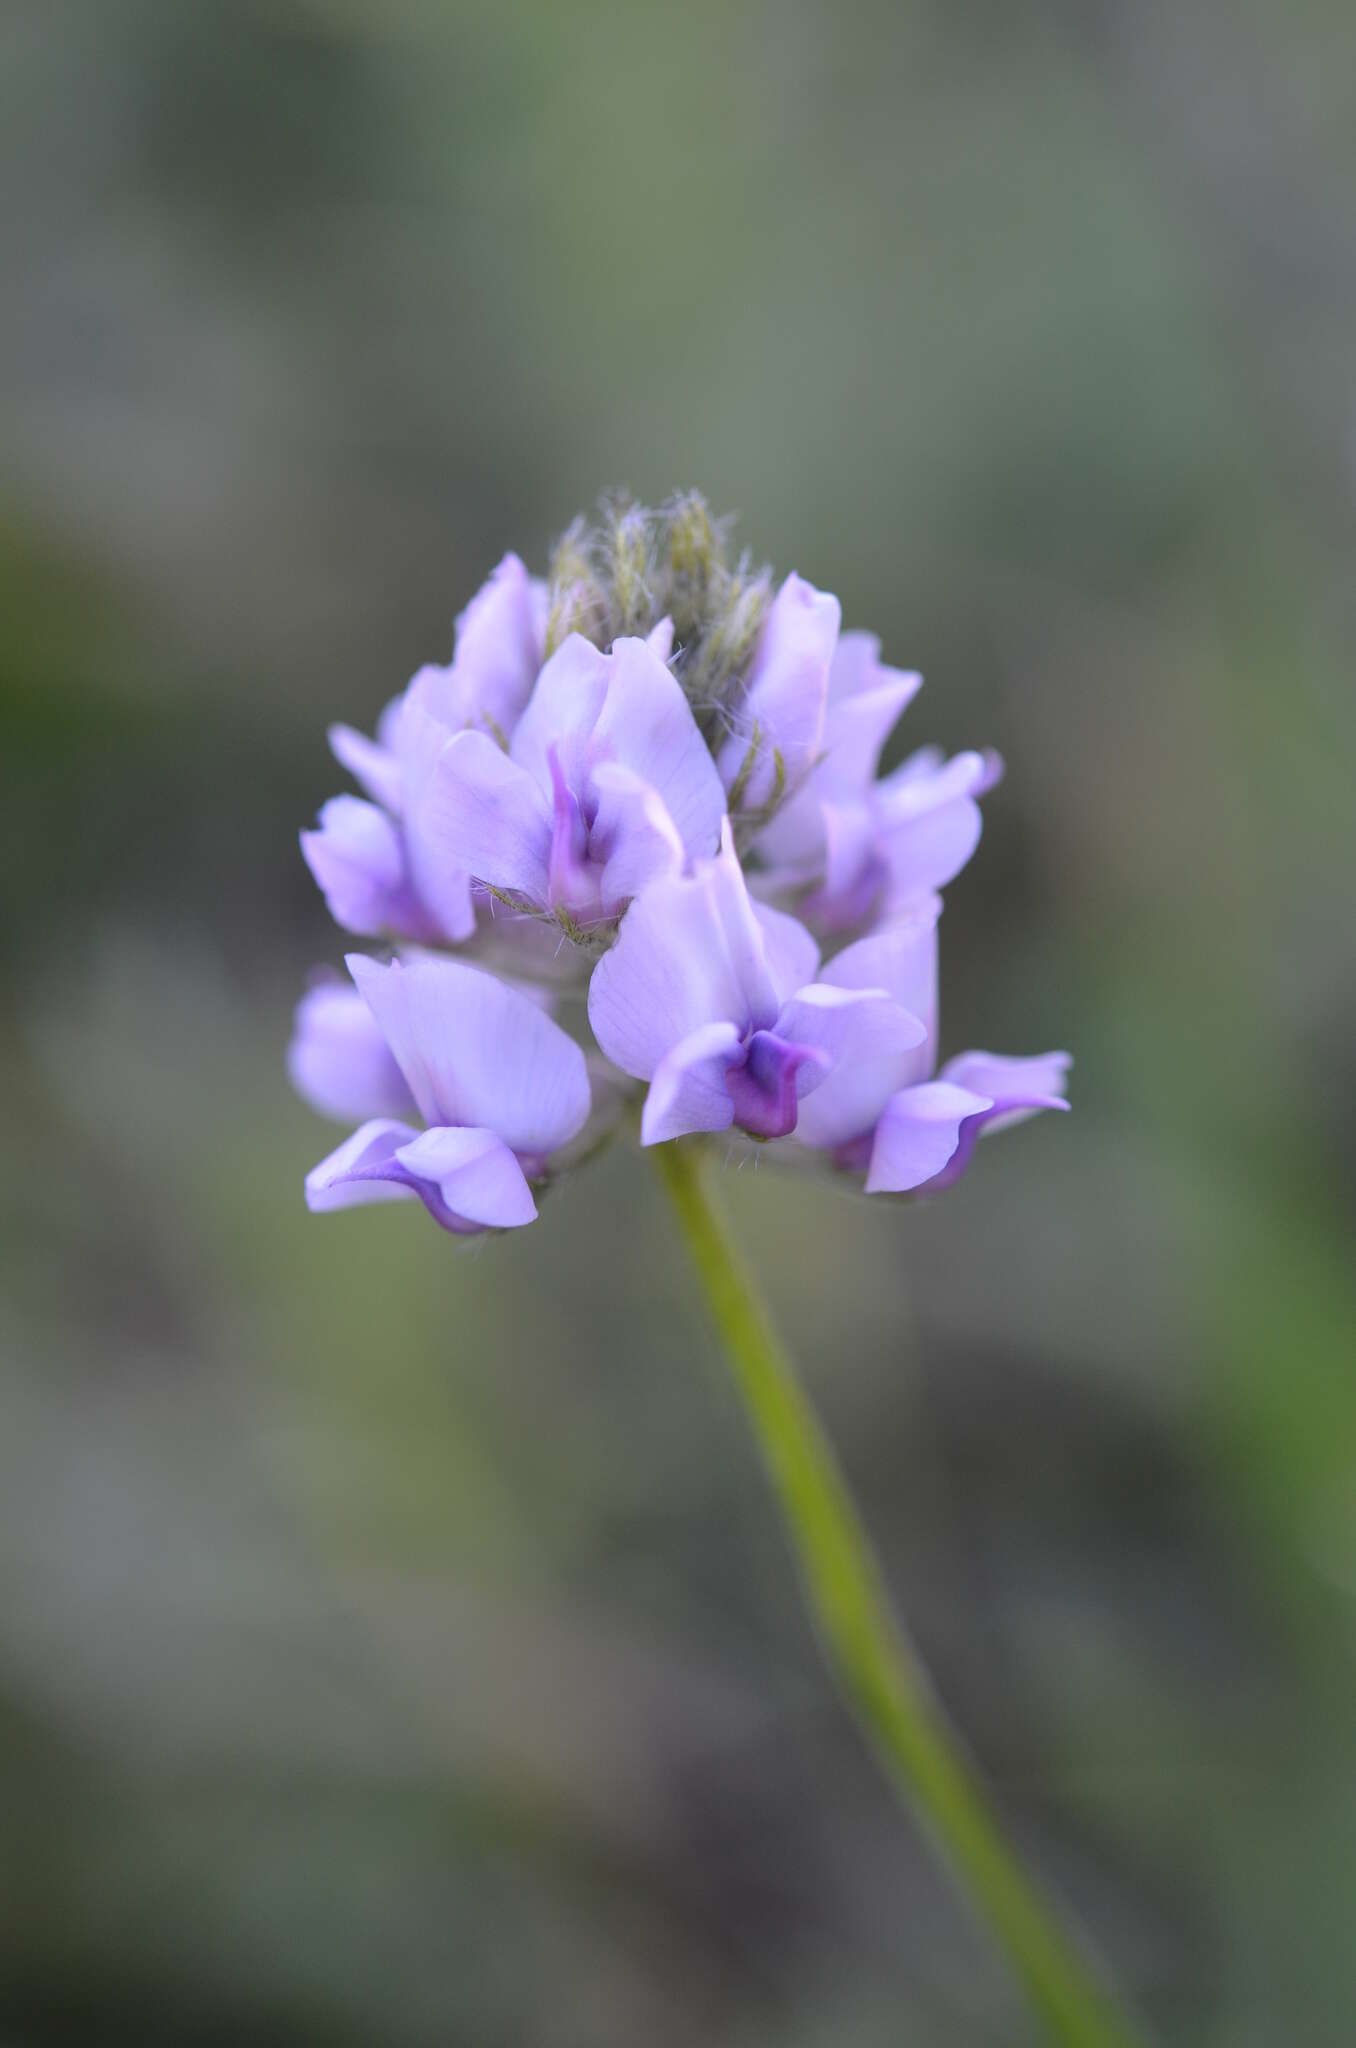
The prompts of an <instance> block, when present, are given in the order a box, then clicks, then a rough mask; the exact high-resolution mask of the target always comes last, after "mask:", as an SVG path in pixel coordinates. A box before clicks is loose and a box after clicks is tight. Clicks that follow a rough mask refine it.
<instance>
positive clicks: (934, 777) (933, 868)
mask: <svg viewBox="0 0 1356 2048" xmlns="http://www.w3.org/2000/svg"><path fill="white" fill-rule="evenodd" d="M995 759H996V757H995V756H991V755H985V754H977V753H967V754H957V755H955V756H954V758H953V759H952V760H950V761H947V762H944V763H942V764H940V765H938V764H937V762H936V761H935V758H934V756H933V755H932V754H931V753H930V752H929V753H928V754H926V755H922V754H920V755H917V756H915V757H914V758H913V759H911V760H909V761H905V762H904V763H903V765H902V766H901V767H899V768H897V769H896V770H895V772H894V774H893V775H888V776H887V777H886V778H885V780H884V781H883V782H881V783H878V784H877V785H876V792H875V804H876V816H877V821H878V826H879V830H880V834H881V845H882V851H883V853H884V856H885V859H886V861H887V863H888V865H889V869H890V888H891V894H892V896H893V897H894V898H895V899H896V900H900V899H903V898H906V897H908V896H911V895H913V894H915V893H916V892H917V891H919V890H922V889H940V888H942V887H943V885H944V884H945V883H947V882H949V881H951V880H952V879H953V877H955V876H956V875H958V874H959V873H960V871H961V869H962V868H963V867H964V866H965V863H966V862H967V861H968V860H969V858H970V856H971V854H972V853H973V852H974V850H975V848H976V847H977V846H978V844H979V836H980V833H981V831H982V829H983V820H982V818H981V817H980V811H979V805H978V803H977V802H976V798H977V797H979V796H981V795H983V794H984V792H985V790H987V789H991V788H992V787H993V782H994V780H995V779H996V773H995V770H994V766H993V763H994V760H995Z"/></svg>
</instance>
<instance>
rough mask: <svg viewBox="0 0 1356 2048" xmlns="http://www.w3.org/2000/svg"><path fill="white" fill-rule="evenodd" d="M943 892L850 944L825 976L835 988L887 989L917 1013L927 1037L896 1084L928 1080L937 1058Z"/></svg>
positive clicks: (928, 897)
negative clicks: (938, 967) (938, 975)
mask: <svg viewBox="0 0 1356 2048" xmlns="http://www.w3.org/2000/svg"><path fill="white" fill-rule="evenodd" d="M941 911H942V899H941V897H940V896H927V897H923V898H921V899H920V900H919V901H918V902H916V903H914V904H911V905H910V906H909V907H908V908H907V909H905V910H902V911H899V912H897V913H896V914H895V915H894V916H893V917H892V918H891V919H890V921H889V923H888V924H885V925H883V926H882V927H881V929H880V930H879V931H877V932H873V933H872V934H871V935H870V937H869V938H865V939H858V940H857V942H856V944H855V945H851V946H845V947H844V948H843V951H842V952H841V953H839V954H837V955H836V956H835V957H834V958H833V959H832V960H831V961H830V962H829V964H828V966H827V967H826V968H824V970H823V972H822V974H821V977H820V978H821V980H823V981H826V982H830V983H832V984H833V986H834V987H836V988H883V989H885V990H887V991H888V993H889V994H890V995H891V996H892V997H893V999H894V1001H895V1002H897V1003H898V1004H899V1005H900V1007H901V1009H904V1010H907V1011H908V1012H909V1013H910V1015H911V1016H914V1017H917V1018H918V1019H919V1021H920V1023H921V1024H922V1025H923V1028H924V1036H923V1038H922V1039H921V1040H920V1041H919V1042H918V1044H917V1045H916V1046H915V1047H914V1049H913V1051H912V1052H911V1054H910V1056H909V1060H908V1063H907V1067H906V1071H905V1073H904V1075H903V1076H902V1078H901V1079H900V1080H899V1081H898V1082H897V1083H896V1084H895V1085H896V1087H904V1086H905V1085H906V1084H908V1083H911V1082H914V1081H926V1080H928V1079H929V1078H930V1077H931V1075H932V1072H933V1069H934V1067H935V1065H936V1060H937V920H938V918H939V917H940V916H941Z"/></svg>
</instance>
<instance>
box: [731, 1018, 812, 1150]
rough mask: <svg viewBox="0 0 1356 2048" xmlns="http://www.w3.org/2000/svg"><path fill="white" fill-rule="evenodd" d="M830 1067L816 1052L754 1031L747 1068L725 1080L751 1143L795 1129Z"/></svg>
mask: <svg viewBox="0 0 1356 2048" xmlns="http://www.w3.org/2000/svg"><path fill="white" fill-rule="evenodd" d="M829 1066H830V1060H829V1056H828V1055H827V1054H826V1053H824V1052H821V1051H820V1050H819V1048H818V1047H817V1046H813V1045H807V1044H806V1043H805V1042H804V1041H803V1040H800V1039H795V1038H786V1037H784V1036H783V1035H782V1033H781V1032H779V1031H755V1032H754V1034H753V1036H752V1038H750V1040H749V1042H748V1047H747V1057H746V1058H745V1060H744V1062H743V1064H742V1065H740V1066H736V1067H731V1069H730V1071H729V1073H728V1074H727V1075H726V1077H725V1085H726V1087H727V1088H728V1089H729V1092H730V1100H731V1101H732V1102H733V1104H734V1113H735V1122H736V1123H737V1124H738V1125H739V1128H740V1129H741V1130H742V1131H747V1132H748V1134H749V1136H750V1137H751V1138H785V1137H786V1136H787V1135H788V1134H789V1133H790V1132H791V1131H793V1130H794V1129H795V1128H796V1116H797V1112H798V1110H799V1108H800V1098H801V1096H802V1095H806V1094H808V1093H809V1091H810V1090H811V1089H812V1088H817V1087H818V1086H819V1084H820V1082H821V1081H823V1080H824V1079H825V1077H826V1076H827V1074H828V1071H829Z"/></svg>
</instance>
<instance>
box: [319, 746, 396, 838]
mask: <svg viewBox="0 0 1356 2048" xmlns="http://www.w3.org/2000/svg"><path fill="white" fill-rule="evenodd" d="M328 739H329V743H330V752H331V753H332V754H333V756H334V758H335V760H336V761H337V762H338V763H339V765H340V767H341V768H347V770H348V772H349V774H350V775H351V776H352V777H353V780H354V781H355V782H356V783H359V784H360V785H361V787H362V788H363V790H364V791H365V792H366V793H367V795H368V796H370V797H371V798H372V800H373V802H374V803H378V804H380V805H381V807H382V809H383V810H386V811H389V812H390V813H391V815H392V816H393V817H397V818H398V817H399V816H400V799H401V776H400V763H399V761H398V760H397V759H396V757H395V755H394V754H393V753H392V752H391V749H390V748H389V747H385V746H383V745H382V744H381V742H380V741H379V740H370V739H369V738H368V737H367V734H366V733H365V732H358V731H356V730H355V728H354V727H353V726H351V725H332V726H331V727H330V729H329V733H328Z"/></svg>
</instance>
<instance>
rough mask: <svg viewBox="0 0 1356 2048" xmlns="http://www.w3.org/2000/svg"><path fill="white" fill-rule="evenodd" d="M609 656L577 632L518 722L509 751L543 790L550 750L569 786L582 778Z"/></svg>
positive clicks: (547, 786) (562, 646) (548, 772)
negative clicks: (558, 760) (552, 750)
mask: <svg viewBox="0 0 1356 2048" xmlns="http://www.w3.org/2000/svg"><path fill="white" fill-rule="evenodd" d="M607 679H608V658H607V656H606V655H605V654H601V653H600V652H599V651H598V649H597V648H596V647H595V646H594V645H593V643H592V641H590V640H586V639H585V638H584V636H583V635H582V633H571V634H569V636H568V637H567V638H566V639H565V640H563V641H562V642H561V644H560V646H559V647H558V648H557V649H556V651H555V653H554V654H553V655H552V656H551V659H550V660H549V661H548V662H547V664H546V666H545V668H544V669H543V670H542V672H541V674H540V675H539V676H538V677H537V685H536V688H535V689H534V690H533V692H532V696H531V698H530V700H529V702H528V706H527V709H526V710H525V711H524V713H523V715H522V717H521V718H520V719H519V721H518V725H517V729H516V731H515V732H514V735H513V741H512V744H511V746H510V748H509V753H510V755H511V756H512V758H513V760H514V761H515V762H516V763H517V764H518V766H519V767H520V768H525V769H526V770H527V772H528V774H529V775H530V776H531V777H532V778H533V780H534V781H535V782H536V783H537V785H538V787H539V788H540V789H541V790H542V791H543V792H545V791H547V790H549V789H550V787H551V749H552V747H554V748H555V749H556V751H557V754H558V755H559V759H560V764H561V768H562V770H563V772H564V775H565V780H566V781H567V782H568V783H569V785H570V787H571V789H576V790H577V789H578V788H579V787H580V784H581V783H582V781H583V776H584V765H585V758H586V749H587V743H588V739H589V736H590V734H591V733H592V731H593V729H594V727H595V725H596V724H597V723H598V716H599V713H600V712H601V711H602V708H603V701H604V699H605V697H606V696H607Z"/></svg>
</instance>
